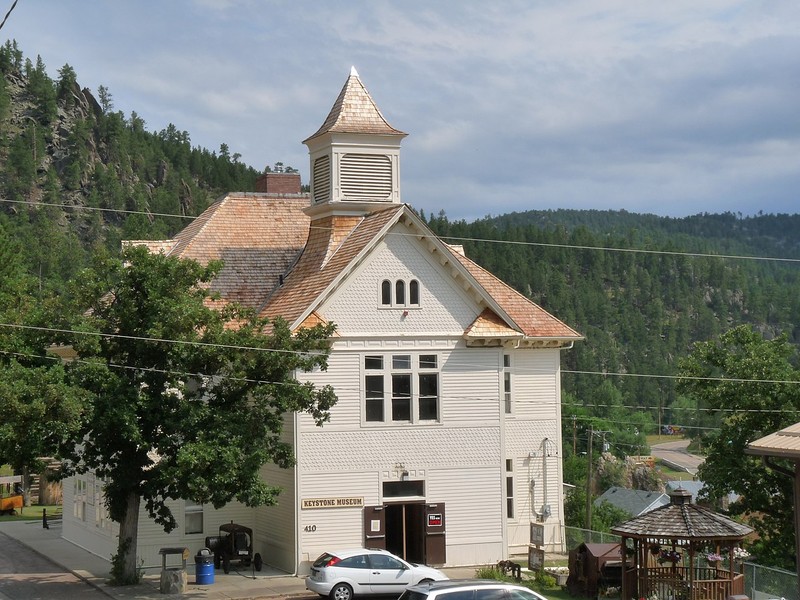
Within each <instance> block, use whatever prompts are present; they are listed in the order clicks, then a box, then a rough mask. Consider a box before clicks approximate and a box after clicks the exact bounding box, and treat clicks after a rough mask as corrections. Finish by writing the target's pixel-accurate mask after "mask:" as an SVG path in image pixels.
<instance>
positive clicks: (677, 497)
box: [611, 488, 753, 540]
mask: <svg viewBox="0 0 800 600" xmlns="http://www.w3.org/2000/svg"><path fill="white" fill-rule="evenodd" d="M691 500H692V496H691V494H690V493H689V492H687V491H686V490H684V489H683V488H678V489H676V490H675V491H674V492H672V493H671V494H670V503H669V504H667V505H665V506H662V507H660V508H656V509H654V510H651V511H650V512H647V513H645V514H643V515H641V516H639V517H635V518H633V519H631V520H630V521H626V522H625V523H622V524H620V525H617V526H616V527H613V528H612V529H611V533H614V534H616V535H622V536H626V537H635V538H667V539H684V540H709V539H714V540H725V539H727V540H730V539H737V540H739V539H742V538H743V537H745V536H746V535H748V534H750V533H752V531H753V530H752V529H751V528H750V527H748V526H747V525H742V524H741V523H737V522H736V521H733V520H732V519H729V518H728V517H725V516H722V515H720V514H717V513H715V512H713V511H711V510H708V509H706V508H703V507H702V506H697V505H696V504H692V503H691Z"/></svg>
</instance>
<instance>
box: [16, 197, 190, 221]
mask: <svg viewBox="0 0 800 600" xmlns="http://www.w3.org/2000/svg"><path fill="white" fill-rule="evenodd" d="M0 202H8V203H9V204H28V205H30V206H53V207H55V208H65V209H69V210H88V211H93V210H94V211H98V212H109V213H123V214H126V215H145V216H147V217H172V218H176V219H196V218H197V217H195V216H192V215H176V214H172V213H157V212H155V213H154V212H150V211H146V210H125V209H122V208H100V207H99V206H79V205H69V204H57V203H55V202H33V201H31V200H9V199H7V198H0Z"/></svg>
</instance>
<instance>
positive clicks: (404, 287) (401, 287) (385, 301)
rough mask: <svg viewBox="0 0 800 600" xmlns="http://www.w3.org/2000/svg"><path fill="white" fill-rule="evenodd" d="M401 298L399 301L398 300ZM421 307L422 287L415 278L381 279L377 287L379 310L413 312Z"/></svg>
mask: <svg viewBox="0 0 800 600" xmlns="http://www.w3.org/2000/svg"><path fill="white" fill-rule="evenodd" d="M401 296H402V299H401V300H398V298H399V297H401ZM421 307H422V285H421V284H420V282H419V279H417V278H415V277H411V278H403V277H398V278H395V279H381V281H380V284H379V285H378V308H379V309H392V308H393V309H403V310H413V309H418V308H421Z"/></svg>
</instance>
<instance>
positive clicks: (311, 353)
mask: <svg viewBox="0 0 800 600" xmlns="http://www.w3.org/2000/svg"><path fill="white" fill-rule="evenodd" d="M0 327H8V328H12V329H22V330H31V331H43V332H49V333H62V334H74V335H89V336H96V337H102V338H109V339H113V338H121V339H128V340H134V341H142V342H156V343H173V344H182V345H194V346H202V347H211V348H221V349H225V350H256V351H259V352H281V353H285V354H300V355H304V356H321V355H323V354H325V353H324V352H314V351H302V350H286V349H284V348H262V347H258V346H241V345H234V344H219V343H213V342H202V341H198V340H175V339H170V338H151V337H144V336H134V335H122V334H116V333H101V332H90V331H78V330H74V329H61V328H55V327H41V326H35V325H21V324H18V323H0ZM386 351H390V352H392V353H394V354H397V353H398V352H399V353H402V352H404V351H401V350H397V349H391V350H386ZM376 352H377V351H376ZM448 365H449V366H451V367H457V366H463V367H472V368H474V367H475V363H473V362H468V361H465V362H461V363H459V362H458V361H452V360H450V361H448ZM486 370H490V369H488V368H487V369H486ZM515 372H517V373H521V374H551V373H552V374H554V373H553V372H552V371H551V370H549V369H526V368H517V369H515ZM561 373H569V374H579V375H593V376H601V377H609V376H615V377H617V376H618V377H639V378H652V379H678V380H681V379H683V380H692V381H715V382H720V383H759V384H772V385H774V384H788V385H797V384H800V380H794V379H789V380H784V379H744V378H736V377H730V378H729V377H696V376H684V375H657V374H646V373H610V372H608V371H586V370H580V371H578V370H569V369H562V370H561ZM598 406H601V405H598ZM603 406H606V405H603ZM607 406H611V407H613V406H616V405H607ZM638 408H642V407H641V406H639V407H638ZM647 408H649V409H656V408H658V407H655V406H652V407H647ZM679 410H690V409H683V408H680V409H679ZM718 410H724V409H718Z"/></svg>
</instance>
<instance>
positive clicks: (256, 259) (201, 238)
mask: <svg viewBox="0 0 800 600" xmlns="http://www.w3.org/2000/svg"><path fill="white" fill-rule="evenodd" d="M308 204H309V199H308V196H296V197H286V196H283V197H278V196H276V195H274V194H236V193H233V194H228V195H226V196H224V197H223V198H221V199H220V200H218V201H217V202H215V203H214V204H212V205H211V206H210V207H209V208H208V209H206V210H205V212H203V214H201V215H200V216H199V217H197V219H195V220H194V221H193V222H192V223H191V224H190V225H189V226H188V227H186V228H185V229H184V230H183V231H181V232H180V233H179V234H178V235H176V236H175V239H174V240H172V242H173V245H172V248H171V250H169V252H168V254H169V255H170V256H179V257H181V258H191V259H193V260H196V261H198V262H200V263H202V264H207V263H208V262H210V261H212V260H222V261H223V262H224V267H223V269H222V271H221V272H220V274H219V275H218V276H217V278H216V279H215V280H214V281H213V282H212V284H211V290H212V291H214V292H218V293H219V294H220V296H221V297H222V299H223V301H225V302H238V303H240V304H242V305H244V306H248V307H251V308H258V307H259V306H260V305H261V304H262V303H263V301H264V299H265V298H266V297H267V296H268V295H269V294H270V293H271V292H272V291H273V290H274V289H275V288H276V287H278V284H279V278H280V276H281V275H283V274H285V273H286V272H287V271H288V270H289V268H290V267H291V265H292V263H293V262H294V261H295V260H296V259H297V256H298V255H299V254H300V252H301V251H302V250H303V246H304V244H305V241H306V236H307V235H308V224H309V218H308V217H307V216H306V214H305V213H304V212H303V210H302V209H303V208H305V207H306V206H308ZM152 244H153V243H150V244H149V246H150V247H151V249H152V248H154V247H155V246H153V245H152Z"/></svg>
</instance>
